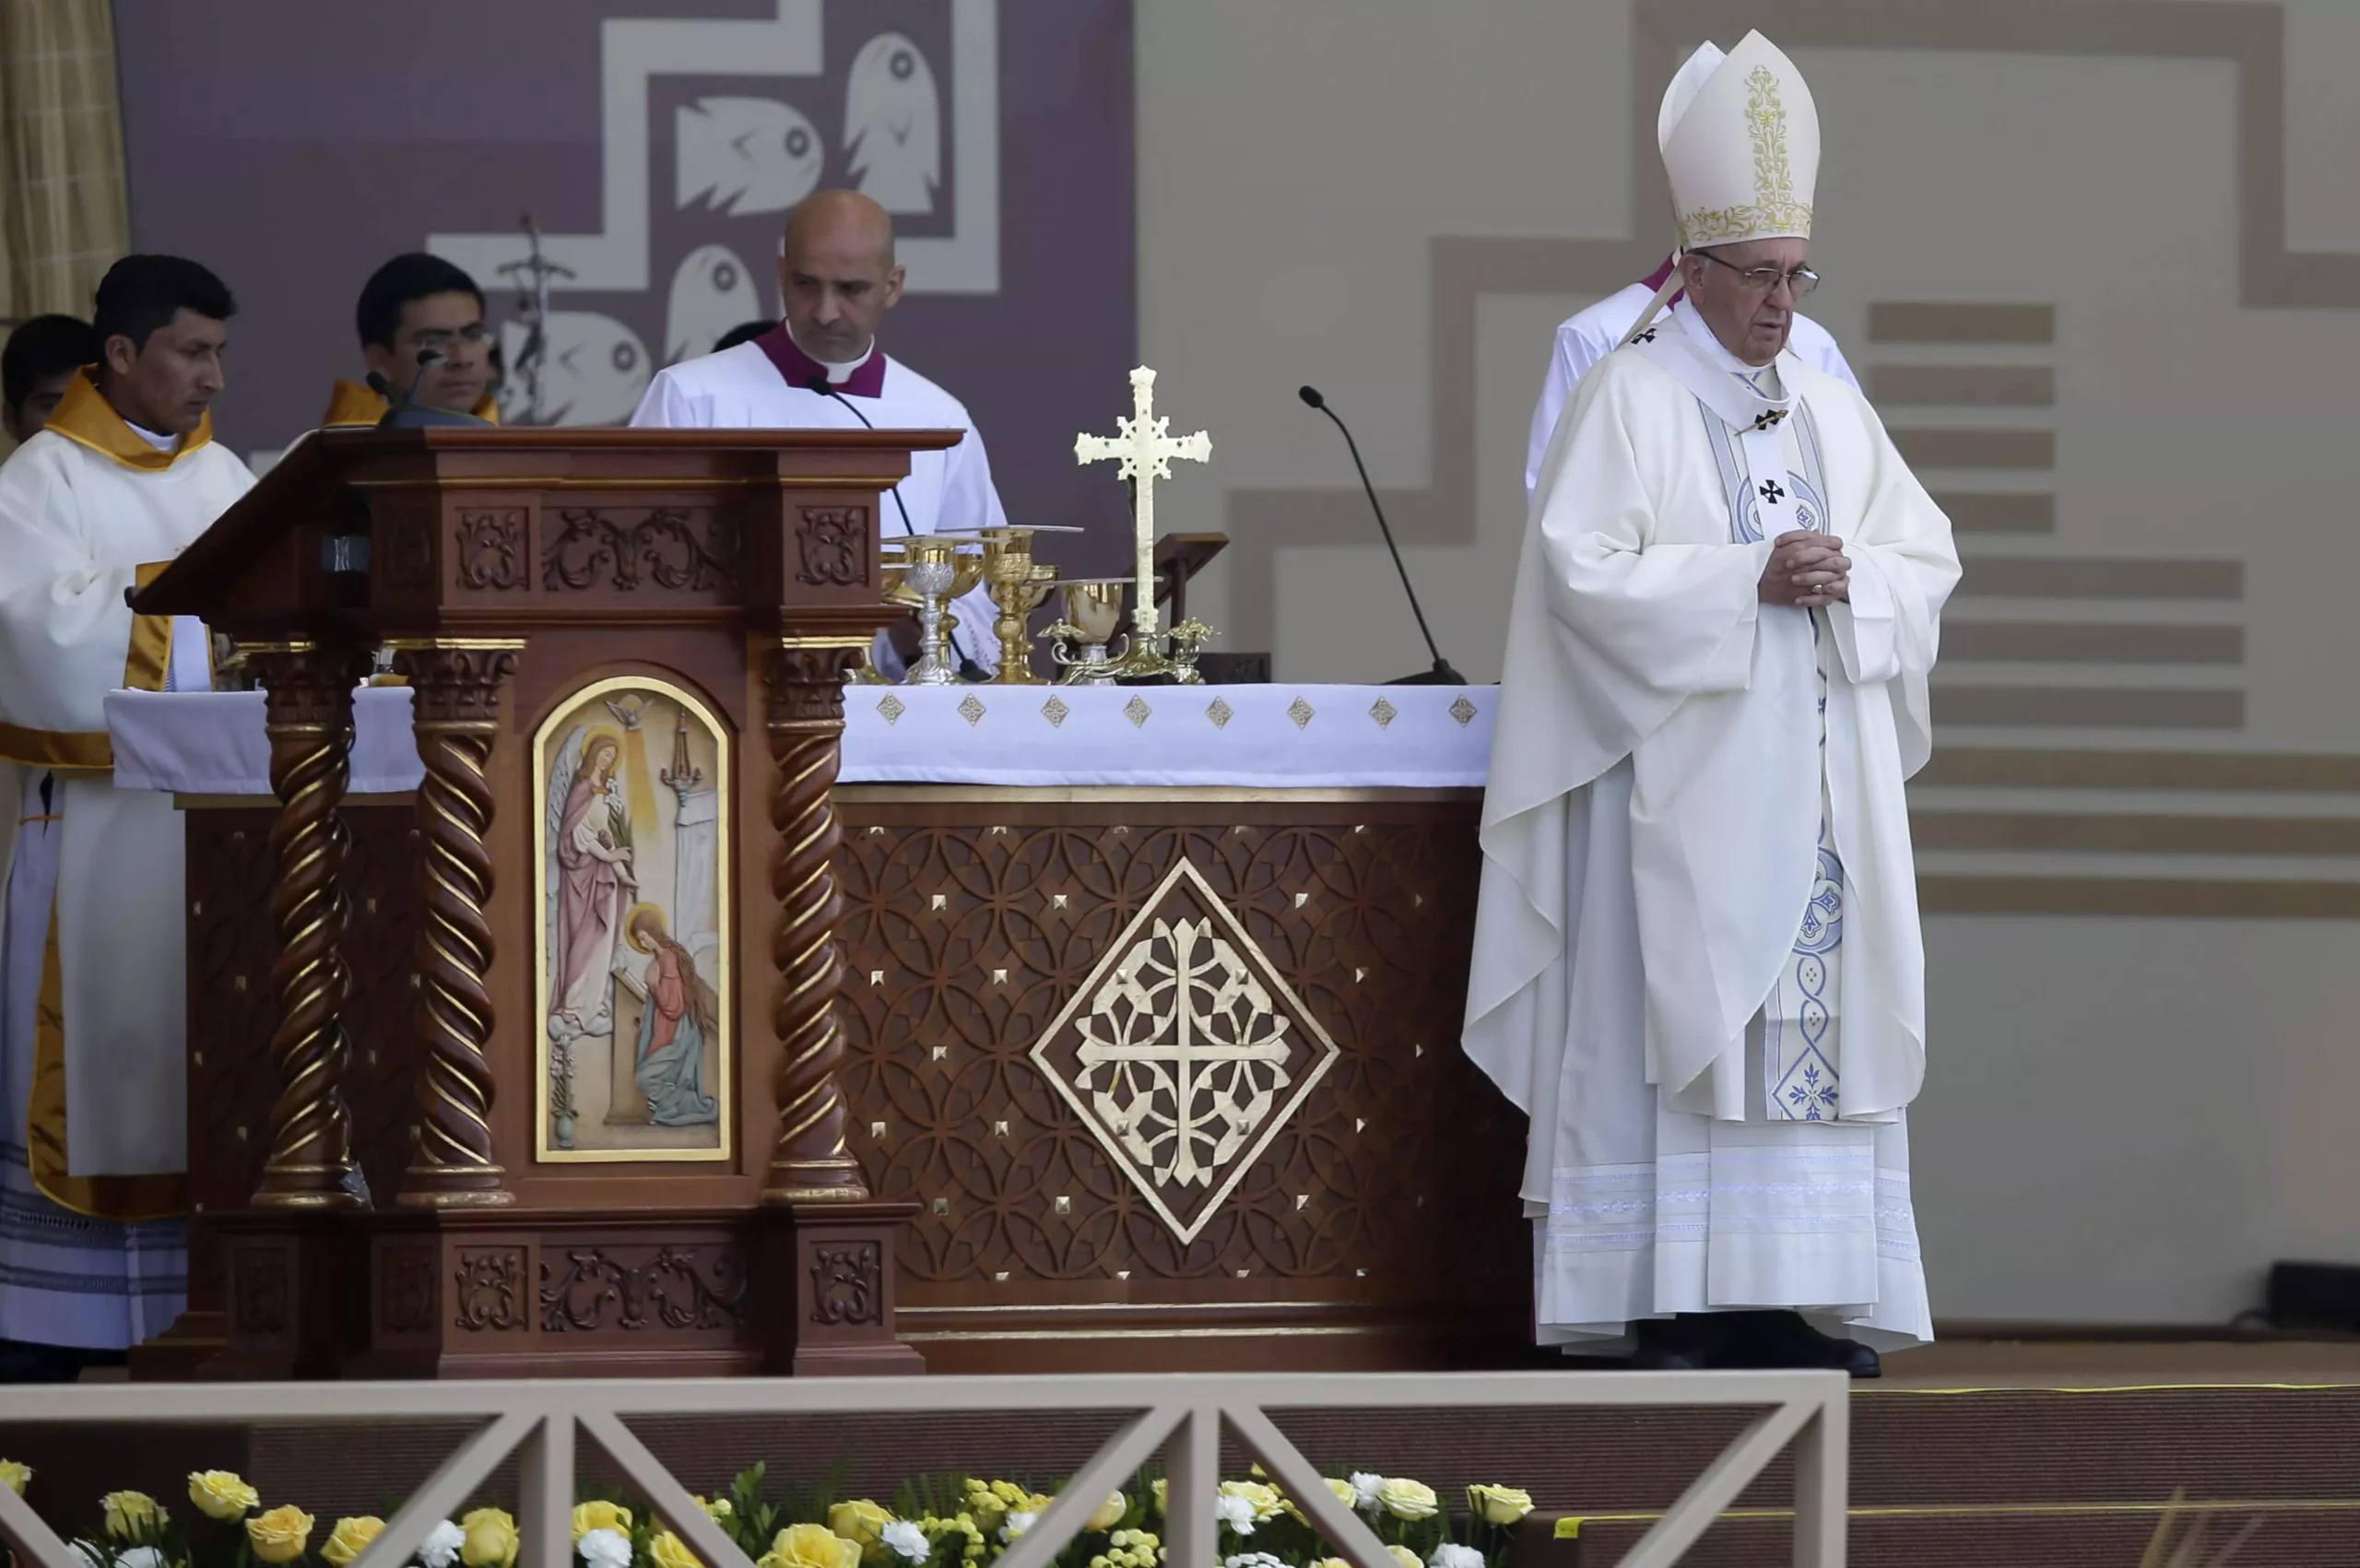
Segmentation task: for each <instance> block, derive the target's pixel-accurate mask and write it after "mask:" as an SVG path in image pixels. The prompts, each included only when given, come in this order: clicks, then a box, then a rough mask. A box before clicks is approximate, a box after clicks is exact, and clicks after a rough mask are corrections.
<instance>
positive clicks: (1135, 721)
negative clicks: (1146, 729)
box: [1123, 697, 1155, 729]
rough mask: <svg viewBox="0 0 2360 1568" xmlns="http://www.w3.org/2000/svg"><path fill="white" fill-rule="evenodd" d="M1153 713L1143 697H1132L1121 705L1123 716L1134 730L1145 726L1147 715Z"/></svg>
mask: <svg viewBox="0 0 2360 1568" xmlns="http://www.w3.org/2000/svg"><path fill="white" fill-rule="evenodd" d="M1154 712H1155V710H1154V709H1153V708H1150V707H1149V706H1148V705H1147V699H1146V698H1144V697H1134V698H1132V699H1131V700H1130V701H1127V702H1126V703H1124V704H1123V716H1124V717H1125V718H1127V719H1128V720H1130V721H1131V727H1132V728H1134V729H1137V728H1139V727H1141V726H1143V725H1146V723H1147V721H1148V715H1149V714H1150V713H1154Z"/></svg>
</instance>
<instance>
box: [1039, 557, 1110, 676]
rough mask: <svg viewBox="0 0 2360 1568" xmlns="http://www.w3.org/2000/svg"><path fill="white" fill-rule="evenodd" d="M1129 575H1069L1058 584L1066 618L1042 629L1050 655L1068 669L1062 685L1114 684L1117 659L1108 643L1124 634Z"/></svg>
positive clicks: (1060, 666) (1059, 665)
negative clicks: (1110, 651) (1124, 605)
mask: <svg viewBox="0 0 2360 1568" xmlns="http://www.w3.org/2000/svg"><path fill="white" fill-rule="evenodd" d="M1130 585H1131V580H1130V579H1129V578H1127V577H1094V578H1080V579H1068V580H1067V581H1066V582H1063V583H1060V584H1057V593H1058V595H1059V597H1060V599H1061V600H1062V601H1063V602H1062V605H1061V607H1062V608H1063V609H1064V611H1065V619H1063V620H1061V621H1059V622H1057V623H1056V625H1055V626H1052V627H1050V628H1049V629H1048V630H1047V631H1044V632H1043V633H1041V635H1042V636H1043V637H1044V638H1049V639H1051V640H1052V641H1051V642H1050V644H1049V657H1050V659H1051V660H1052V661H1053V662H1054V663H1055V664H1056V666H1057V667H1058V668H1060V669H1062V670H1063V671H1065V673H1064V674H1063V675H1061V676H1059V677H1058V678H1057V682H1058V684H1059V685H1061V686H1112V685H1114V684H1115V663H1114V660H1113V658H1112V657H1110V655H1109V653H1108V649H1107V644H1108V643H1111V642H1113V641H1114V640H1115V637H1117V636H1118V635H1120V634H1121V631H1122V627H1123V592H1124V590H1125V589H1127V588H1128V587H1130Z"/></svg>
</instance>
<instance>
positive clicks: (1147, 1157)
mask: <svg viewBox="0 0 2360 1568" xmlns="http://www.w3.org/2000/svg"><path fill="white" fill-rule="evenodd" d="M1339 1055H1341V1053H1340V1052H1339V1051H1338V1049H1337V1048H1336V1043H1335V1042H1334V1041H1333V1040H1332V1039H1330V1038H1329V1037H1328V1035H1327V1031H1326V1030H1325V1029H1323V1028H1321V1027H1320V1024H1319V1021H1318V1020H1316V1019H1315V1018H1314V1017H1312V1016H1311V1013H1310V1011H1309V1009H1308V1008H1305V1007H1304V1004H1303V1001H1302V998H1300V997H1299V996H1296V995H1295V994H1294V991H1293V990H1292V987H1290V986H1289V985H1288V984H1287V983H1286V980H1285V978H1284V977H1283V976H1282V975H1281V974H1280V973H1279V971H1278V968H1277V966H1276V965H1274V964H1273V963H1272V962H1271V961H1270V959H1269V956H1268V954H1267V953H1265V952H1264V951H1263V950H1262V949H1261V947H1260V946H1259V945H1258V944H1257V943H1256V942H1255V940H1254V938H1253V937H1252V936H1251V935H1250V934H1248V933H1247V931H1246V929H1245V925H1243V924H1242V923H1241V922H1240V921H1239V920H1238V918H1237V917H1236V915H1235V914H1232V913H1231V912H1230V909H1229V907H1228V905H1227V904H1225V903H1223V902H1221V897H1220V895H1219V894H1218V893H1216V892H1215V891H1214V890H1213V889H1212V886H1211V884H1210V883H1209V882H1207V881H1206V880H1205V878H1204V876H1203V875H1202V873H1200V872H1198V869H1197V868H1196V867H1194V866H1192V865H1190V864H1189V863H1188V862H1187V861H1186V860H1183V861H1181V862H1180V863H1179V864H1178V865H1176V866H1174V867H1173V868H1172V871H1171V873H1170V874H1169V875H1168V876H1166V877H1165V878H1164V879H1163V882H1162V886H1160V887H1158V888H1157V889H1156V890H1155V892H1154V894H1153V896H1152V897H1150V898H1149V899H1148V900H1147V902H1145V903H1144V904H1143V905H1142V906H1141V907H1140V910H1139V914H1137V915H1136V916H1135V917H1133V919H1132V920H1131V922H1130V924H1129V925H1127V926H1126V927H1124V929H1123V931H1122V934H1121V935H1119V936H1118V937H1115V940H1114V941H1113V942H1112V943H1110V944H1109V945H1108V947H1107V949H1106V952H1105V954H1104V956H1103V957H1102V958H1101V959H1100V960H1099V961H1098V963H1097V965H1096V966H1095V967H1094V968H1092V969H1091V972H1090V973H1089V975H1088V976H1087V977H1085V978H1084V979H1083V981H1082V983H1081V984H1080V986H1079V987H1078V988H1076V990H1075V992H1074V995H1073V996H1072V998H1071V1000H1069V1001H1068V1003H1067V1004H1066V1006H1065V1007H1064V1008H1063V1009H1062V1010H1060V1011H1059V1013H1058V1014H1057V1016H1056V1020H1054V1021H1053V1022H1052V1023H1051V1024H1050V1025H1049V1027H1048V1029H1047V1030H1046V1031H1045V1032H1044V1033H1043V1034H1042V1036H1041V1039H1040V1041H1039V1043H1036V1044H1035V1045H1034V1046H1033V1047H1032V1060H1033V1062H1034V1063H1035V1064H1036V1065H1037V1066H1038V1067H1040V1069H1041V1071H1042V1074H1043V1076H1044V1077H1045V1078H1046V1079H1048V1080H1049V1082H1050V1083H1051V1084H1052V1085H1053V1086H1054V1087H1055V1088H1056V1091H1057V1093H1058V1094H1059V1095H1060V1096H1062V1097H1063V1098H1064V1099H1065V1101H1066V1102H1067V1103H1068V1104H1069V1105H1071V1106H1072V1107H1073V1109H1074V1111H1075V1113H1076V1114H1078V1115H1079V1116H1080V1118H1081V1120H1082V1123H1083V1125H1084V1126H1087V1127H1088V1128H1089V1129H1090V1133H1091V1137H1092V1138H1095V1139H1096V1140H1097V1141H1098V1143H1099V1145H1100V1147H1101V1148H1102V1149H1104V1150H1105V1152H1106V1155H1107V1158H1108V1159H1110V1160H1112V1161H1114V1162H1115V1165H1116V1166H1117V1167H1119V1168H1120V1169H1121V1170H1122V1171H1123V1173H1125V1174H1126V1175H1127V1176H1128V1177H1129V1178H1130V1181H1131V1183H1132V1185H1134V1186H1136V1187H1137V1188H1138V1189H1139V1194H1140V1196H1141V1197H1144V1198H1145V1199H1146V1200H1147V1203H1148V1206H1149V1207H1150V1208H1152V1209H1153V1210H1154V1211H1155V1213H1156V1216H1157V1218H1159V1219H1161V1220H1162V1221H1163V1223H1164V1224H1165V1225H1166V1226H1167V1227H1169V1228H1170V1230H1171V1231H1172V1232H1173V1233H1174V1235H1175V1236H1177V1237H1178V1238H1179V1239H1180V1241H1181V1243H1182V1244H1184V1245H1185V1244H1187V1243H1189V1242H1192V1241H1194V1240H1195V1239H1196V1236H1197V1233H1198V1232H1199V1231H1201V1230H1202V1229H1203V1228H1204V1226H1205V1224H1206V1222H1207V1221H1208V1220H1210V1219H1211V1218H1212V1217H1213V1215H1214V1214H1215V1213H1216V1212H1218V1211H1219V1210H1220V1208H1221V1205H1222V1204H1223V1203H1224V1202H1225V1201H1227V1199H1228V1197H1229V1196H1230V1194H1231V1193H1232V1192H1233V1190H1234V1189H1235V1188H1236V1186H1237V1184H1238V1183H1239V1182H1240V1181H1242V1180H1243V1179H1244V1178H1245V1173H1246V1172H1247V1171H1248V1170H1249V1169H1250V1168H1251V1167H1252V1166H1253V1164H1254V1162H1255V1161H1257V1160H1258V1159H1259V1158H1261V1155H1262V1152H1263V1150H1264V1149H1268V1147H1269V1145H1270V1141H1271V1139H1273V1138H1276V1137H1277V1136H1278V1135H1279V1132H1280V1129H1281V1128H1283V1127H1284V1126H1286V1125H1287V1123H1288V1122H1289V1121H1290V1120H1292V1117H1293V1116H1294V1114H1295V1113H1296V1112H1297V1111H1298V1110H1300V1109H1301V1108H1302V1106H1303V1104H1304V1101H1305V1100H1306V1099H1307V1098H1308V1097H1309V1096H1310V1093H1311V1091H1312V1089H1313V1087H1314V1086H1315V1085H1316V1084H1317V1083H1318V1081H1319V1079H1320V1078H1321V1077H1322V1076H1323V1075H1325V1074H1326V1072H1327V1069H1328V1067H1331V1066H1332V1065H1333V1064H1334V1063H1335V1060H1336V1058H1337V1057H1338V1056H1339Z"/></svg>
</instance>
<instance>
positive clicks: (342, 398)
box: [320, 251, 500, 430]
mask: <svg viewBox="0 0 2360 1568" xmlns="http://www.w3.org/2000/svg"><path fill="white" fill-rule="evenodd" d="M352 316H353V325H354V326H355V328H357V329H358V331H359V332H360V358H361V360H362V362H363V363H365V364H366V365H368V367H369V371H370V373H371V374H372V375H377V376H382V377H384V382H385V385H386V387H387V389H388V390H389V391H391V392H392V393H393V395H394V396H395V398H407V399H408V400H409V401H411V402H413V403H416V404H419V405H420V406H422V407H428V408H440V409H443V410H445V411H447V412H449V413H454V414H473V415H474V416H475V417H476V418H477V419H489V420H490V421H491V422H492V423H493V424H495V425H496V424H498V423H499V422H500V405H499V403H498V402H497V401H495V400H494V397H493V390H494V389H493V387H492V362H491V350H492V347H493V344H492V336H493V335H492V331H491V328H490V327H489V326H487V325H485V324H484V319H483V290H482V289H478V288H477V287H476V280H475V279H474V278H472V277H468V276H467V275H466V273H464V272H462V271H460V270H459V268H457V267H455V266H454V265H451V264H450V263H449V262H446V261H444V260H443V258H442V257H441V256H434V255H428V254H427V253H425V252H423V251H412V252H410V253H407V254H405V255H398V256H395V258H394V259H393V260H391V261H389V262H387V263H386V264H385V265H383V266H381V267H379V268H378V269H377V270H376V271H375V272H372V273H371V274H370V275H369V281H368V282H366V283H364V284H362V285H361V286H360V301H359V302H358V303H356V304H355V305H354V307H353V311H352ZM421 354H423V355H426V356H427V358H428V363H427V364H425V365H424V366H420V365H419V362H418V361H419V355H421ZM388 407H391V405H390V404H388V403H387V401H386V400H385V398H384V396H383V395H380V394H378V393H377V392H375V391H374V390H372V388H370V387H369V386H367V385H366V384H364V383H360V382H351V381H339V382H337V383H336V385H335V387H334V388H333V389H332V390H331V391H330V392H329V394H328V411H327V412H326V413H325V414H323V415H322V416H320V424H321V425H322V427H324V428H325V429H329V430H334V429H336V428H338V427H340V426H348V425H373V424H375V423H376V422H377V421H378V420H380V419H384V417H385V410H386V409H387V408H388Z"/></svg>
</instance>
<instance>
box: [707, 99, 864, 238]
mask: <svg viewBox="0 0 2360 1568" xmlns="http://www.w3.org/2000/svg"><path fill="white" fill-rule="evenodd" d="M673 140H674V142H675V144H676V146H675V149H674V150H675V153H676V155H677V156H676V165H677V171H678V203H679V205H680V206H690V204H692V203H694V202H696V201H698V200H700V199H702V201H703V202H704V203H705V205H706V206H712V207H717V208H719V209H720V210H721V211H723V212H726V213H727V214H729V215H730V216H731V217H733V218H735V217H738V216H740V215H742V214H745V213H749V212H785V210H786V209H787V208H788V207H791V206H794V205H795V204H796V202H799V201H801V200H802V199H803V198H804V197H806V196H808V195H810V194H811V193H812V192H813V191H816V190H818V189H819V188H820V171H821V170H822V169H824V168H825V167H826V164H827V149H826V148H825V147H822V146H821V145H820V131H819V128H818V127H817V126H815V125H813V124H811V122H810V120H809V118H808V117H807V116H806V115H805V114H804V112H803V111H801V110H800V109H797V108H796V107H795V105H793V104H791V103H782V102H780V101H779V100H777V99H774V98H701V99H699V100H697V101H696V102H694V103H690V104H684V105H682V106H681V108H680V111H679V112H678V114H677V115H676V116H675V117H674V119H673Z"/></svg>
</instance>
